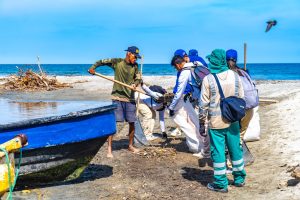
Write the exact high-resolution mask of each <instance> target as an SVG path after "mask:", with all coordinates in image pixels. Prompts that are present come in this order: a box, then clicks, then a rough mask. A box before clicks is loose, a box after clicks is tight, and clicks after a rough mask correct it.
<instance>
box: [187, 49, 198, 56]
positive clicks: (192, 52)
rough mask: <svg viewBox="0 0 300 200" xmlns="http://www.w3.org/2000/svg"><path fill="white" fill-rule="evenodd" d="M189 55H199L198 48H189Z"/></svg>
mask: <svg viewBox="0 0 300 200" xmlns="http://www.w3.org/2000/svg"><path fill="white" fill-rule="evenodd" d="M189 56H198V51H197V50H196V49H191V50H189Z"/></svg>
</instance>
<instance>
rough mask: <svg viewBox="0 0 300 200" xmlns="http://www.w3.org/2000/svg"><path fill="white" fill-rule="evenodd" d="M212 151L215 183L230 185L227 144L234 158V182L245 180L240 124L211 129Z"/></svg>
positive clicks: (220, 186) (220, 185)
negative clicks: (226, 154) (226, 153)
mask: <svg viewBox="0 0 300 200" xmlns="http://www.w3.org/2000/svg"><path fill="white" fill-rule="evenodd" d="M209 136H210V151H211V158H212V161H213V167H214V184H215V185H216V186H217V187H219V188H227V187H228V179H227V176H226V157H225V145H226V146H227V148H228V151H229V155H230V158H231V160H232V175H233V177H234V183H242V182H244V181H245V178H246V172H245V170H244V160H243V152H242V149H241V147H240V126H239V123H238V122H235V123H232V124H231V125H230V127H228V128H225V129H209Z"/></svg>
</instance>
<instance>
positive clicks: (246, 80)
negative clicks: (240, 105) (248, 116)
mask: <svg viewBox="0 0 300 200" xmlns="http://www.w3.org/2000/svg"><path fill="white" fill-rule="evenodd" d="M238 73H239V74H242V76H240V79H241V81H242V85H243V88H244V95H245V97H244V98H245V101H246V109H251V108H254V107H256V106H258V104H259V99H258V90H257V89H256V87H255V84H254V82H253V81H252V80H251V78H250V76H249V75H248V74H247V72H245V71H244V70H241V69H239V70H238Z"/></svg>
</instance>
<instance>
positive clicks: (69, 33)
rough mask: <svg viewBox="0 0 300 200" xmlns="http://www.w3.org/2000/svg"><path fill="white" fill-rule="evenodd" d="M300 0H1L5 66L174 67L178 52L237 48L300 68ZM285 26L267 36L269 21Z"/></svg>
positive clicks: (251, 57) (0, 56) (0, 50)
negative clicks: (140, 59)
mask: <svg viewBox="0 0 300 200" xmlns="http://www.w3.org/2000/svg"><path fill="white" fill-rule="evenodd" d="M299 10H300V1H298V0H264V1H262V0H251V1H249V0H231V1H228V0H227V1H226V0H198V1H197V0H184V1H183V0H181V1H179V0H60V1H58V0H0V64H31V63H36V57H37V56H39V57H40V60H41V63H43V64H56V63H57V64H90V63H94V62H95V61H97V60H99V59H104V58H114V57H125V52H124V50H125V49H126V48H127V47H128V46H132V45H135V46H137V47H139V48H140V52H141V54H142V55H144V58H145V59H144V63H170V60H171V58H172V55H173V53H174V51H175V50H176V49H179V48H181V49H184V50H186V51H188V50H189V49H197V50H198V51H199V55H200V56H202V57H205V56H206V55H208V54H210V53H211V51H212V50H214V49H217V48H221V49H225V50H227V49H236V50H237V51H238V53H239V57H238V62H240V63H242V62H243V59H244V58H243V57H244V56H243V54H244V50H243V48H244V43H247V62H248V63H300V45H299V44H300V25H299V22H300V12H299ZM270 19H276V20H277V21H278V24H277V25H276V26H275V27H273V28H272V29H271V30H270V31H269V32H267V33H266V32H265V29H266V25H267V24H266V21H268V20H270Z"/></svg>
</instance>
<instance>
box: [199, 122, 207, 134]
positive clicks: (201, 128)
mask: <svg viewBox="0 0 300 200" xmlns="http://www.w3.org/2000/svg"><path fill="white" fill-rule="evenodd" d="M199 126H200V127H199V133H200V135H201V136H203V137H206V132H205V124H204V123H200V124H199Z"/></svg>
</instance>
